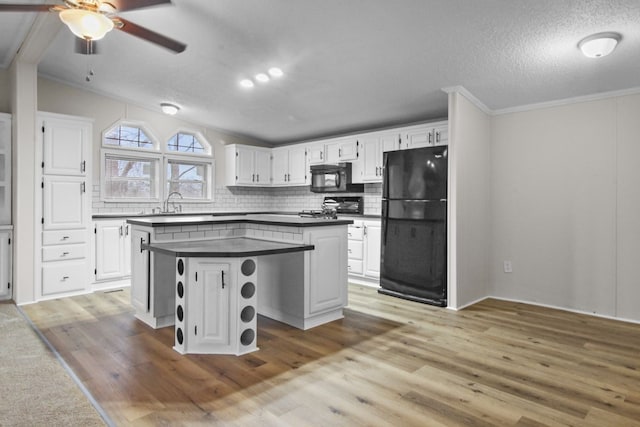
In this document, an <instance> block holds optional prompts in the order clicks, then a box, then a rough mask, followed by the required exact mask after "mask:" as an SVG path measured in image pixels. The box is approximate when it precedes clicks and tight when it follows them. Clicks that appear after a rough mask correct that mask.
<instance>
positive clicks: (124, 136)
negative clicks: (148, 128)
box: [103, 124, 155, 149]
mask: <svg viewBox="0 0 640 427" xmlns="http://www.w3.org/2000/svg"><path fill="white" fill-rule="evenodd" d="M103 143H104V145H111V146H118V147H127V148H144V149H153V148H154V145H155V144H154V143H153V142H152V141H151V139H150V138H149V137H148V136H147V134H146V133H145V131H144V130H143V129H142V128H140V127H136V126H127V125H123V124H122V125H119V126H115V127H113V128H111V129H110V130H109V131H107V132H105V134H104V137H103Z"/></svg>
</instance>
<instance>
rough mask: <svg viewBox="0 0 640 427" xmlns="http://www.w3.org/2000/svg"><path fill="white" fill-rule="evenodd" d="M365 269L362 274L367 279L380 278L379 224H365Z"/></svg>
mask: <svg viewBox="0 0 640 427" xmlns="http://www.w3.org/2000/svg"><path fill="white" fill-rule="evenodd" d="M364 227H365V251H366V253H365V256H364V259H365V268H364V274H365V276H369V277H376V278H377V277H380V235H381V230H382V229H381V227H380V223H379V222H367V223H365V226H364Z"/></svg>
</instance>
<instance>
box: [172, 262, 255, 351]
mask: <svg viewBox="0 0 640 427" xmlns="http://www.w3.org/2000/svg"><path fill="white" fill-rule="evenodd" d="M256 278H257V263H256V259H255V258H246V259H233V260H228V261H225V259H220V258H177V259H176V310H175V313H176V315H175V346H174V348H175V349H176V350H177V351H179V352H180V353H183V354H184V353H205V354H207V353H215V354H236V355H240V354H245V353H248V352H251V351H255V350H257V346H256V340H257V334H256V328H257V307H256V301H257V295H256Z"/></svg>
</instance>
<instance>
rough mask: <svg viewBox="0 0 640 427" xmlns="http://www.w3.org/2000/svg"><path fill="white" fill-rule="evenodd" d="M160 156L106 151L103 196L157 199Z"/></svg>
mask: <svg viewBox="0 0 640 427" xmlns="http://www.w3.org/2000/svg"><path fill="white" fill-rule="evenodd" d="M159 160H160V159H159V158H151V157H135V156H127V154H126V153H122V154H120V153H105V154H104V156H103V165H102V166H103V173H102V178H103V183H102V196H103V199H105V200H123V199H133V200H140V201H146V200H157V199H158V185H157V179H158V164H159Z"/></svg>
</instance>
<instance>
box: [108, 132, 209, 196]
mask: <svg viewBox="0 0 640 427" xmlns="http://www.w3.org/2000/svg"><path fill="white" fill-rule="evenodd" d="M102 145H103V148H102V152H101V160H102V162H101V166H102V171H101V174H102V176H101V191H100V198H101V199H102V200H104V201H106V202H159V201H161V200H162V199H165V198H166V197H167V196H168V195H169V194H171V193H172V192H174V191H177V192H179V193H180V194H181V195H182V198H183V200H184V201H185V202H189V201H192V202H193V201H197V202H203V201H209V200H211V198H212V197H211V194H212V189H213V176H214V175H213V165H214V164H213V162H214V160H213V156H212V155H211V152H212V150H211V145H210V144H209V143H208V142H207V141H206V139H205V138H204V137H203V136H202V135H201V134H200V133H199V132H193V131H178V132H176V133H174V134H173V136H171V138H169V140H168V141H167V144H166V145H164V146H162V147H161V146H160V145H159V144H158V143H157V139H155V138H154V137H153V135H152V134H151V132H149V131H148V130H147V129H146V128H145V127H144V125H143V124H141V123H134V122H118V123H116V124H115V125H113V126H112V127H111V128H109V129H108V130H106V131H105V132H104V133H103V135H102ZM163 166H164V167H163ZM163 183H164V184H163Z"/></svg>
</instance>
